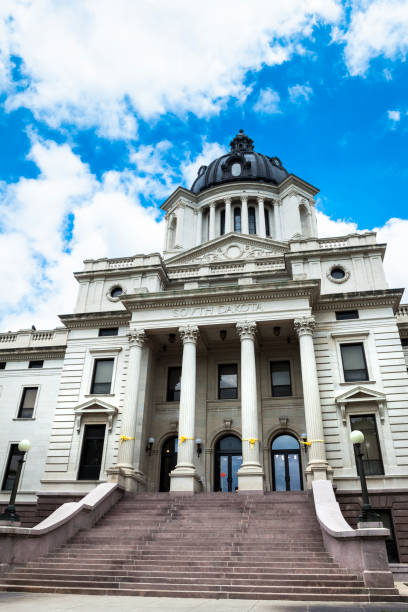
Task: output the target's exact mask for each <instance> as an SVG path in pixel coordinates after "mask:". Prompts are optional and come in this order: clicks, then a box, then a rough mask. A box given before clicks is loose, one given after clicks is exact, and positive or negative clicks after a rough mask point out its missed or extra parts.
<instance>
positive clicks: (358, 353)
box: [341, 343, 368, 382]
mask: <svg viewBox="0 0 408 612" xmlns="http://www.w3.org/2000/svg"><path fill="white" fill-rule="evenodd" d="M341 356H342V359H343V369H344V380H345V381H346V382H353V381H355V380H368V373H367V367H366V362H365V356H364V348H363V344H362V343H358V344H342V345H341Z"/></svg>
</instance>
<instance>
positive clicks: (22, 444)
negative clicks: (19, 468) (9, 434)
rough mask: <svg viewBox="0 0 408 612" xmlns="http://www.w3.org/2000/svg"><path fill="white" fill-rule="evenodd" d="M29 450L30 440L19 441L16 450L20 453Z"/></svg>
mask: <svg viewBox="0 0 408 612" xmlns="http://www.w3.org/2000/svg"><path fill="white" fill-rule="evenodd" d="M30 448H31V442H30V440H21V442H20V443H19V445H18V450H19V451H21V452H22V453H26V452H27V451H29V450H30Z"/></svg>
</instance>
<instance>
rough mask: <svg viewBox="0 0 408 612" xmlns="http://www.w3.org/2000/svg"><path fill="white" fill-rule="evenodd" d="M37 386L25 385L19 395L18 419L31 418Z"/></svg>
mask: <svg viewBox="0 0 408 612" xmlns="http://www.w3.org/2000/svg"><path fill="white" fill-rule="evenodd" d="M37 391H38V387H26V388H25V389H24V391H23V395H22V397H21V404H20V409H19V411H18V417H17V418H19V419H31V417H32V416H33V412H34V406H35V400H36V397H37Z"/></svg>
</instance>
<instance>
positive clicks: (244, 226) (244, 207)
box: [241, 196, 249, 234]
mask: <svg viewBox="0 0 408 612" xmlns="http://www.w3.org/2000/svg"><path fill="white" fill-rule="evenodd" d="M241 232H242V233H243V234H249V224H248V198H247V197H246V196H242V197H241Z"/></svg>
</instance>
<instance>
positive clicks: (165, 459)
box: [160, 436, 178, 492]
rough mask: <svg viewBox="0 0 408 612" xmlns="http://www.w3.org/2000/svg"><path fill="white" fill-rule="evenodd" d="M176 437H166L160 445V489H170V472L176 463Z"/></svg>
mask: <svg viewBox="0 0 408 612" xmlns="http://www.w3.org/2000/svg"><path fill="white" fill-rule="evenodd" d="M177 451H178V437H177V436H172V437H171V438H167V440H166V441H165V442H164V444H163V446H162V451H161V463H160V491H164V492H166V491H170V472H172V471H173V470H174V468H175V467H176V465H177Z"/></svg>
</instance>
